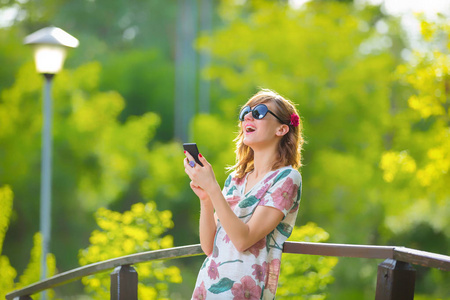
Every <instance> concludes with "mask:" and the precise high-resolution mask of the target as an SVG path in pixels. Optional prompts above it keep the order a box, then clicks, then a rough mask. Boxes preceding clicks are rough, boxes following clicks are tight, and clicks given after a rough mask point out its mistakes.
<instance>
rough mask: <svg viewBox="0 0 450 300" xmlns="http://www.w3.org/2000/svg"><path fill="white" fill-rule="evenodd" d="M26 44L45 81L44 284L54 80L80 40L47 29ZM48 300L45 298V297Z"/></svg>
mask: <svg viewBox="0 0 450 300" xmlns="http://www.w3.org/2000/svg"><path fill="white" fill-rule="evenodd" d="M24 43H25V44H26V45H32V46H33V48H34V60H35V63H36V69H37V71H38V73H40V74H42V75H44V77H45V87H44V101H43V102H42V111H43V122H44V124H43V126H42V152H41V163H42V165H41V203H40V231H41V235H42V257H41V280H42V279H45V278H46V276H47V274H46V273H47V264H46V257H47V253H48V252H49V251H48V249H49V243H50V227H51V177H52V173H51V171H52V167H51V160H52V100H51V84H52V79H53V77H54V76H55V74H56V73H58V72H59V71H60V70H61V69H62V66H63V64H64V59H65V57H66V50H67V48H76V47H78V44H79V42H78V40H77V39H76V38H74V37H73V36H71V35H70V34H68V33H67V32H65V31H64V30H62V29H60V28H57V27H46V28H43V29H41V30H38V31H36V32H34V33H32V34H30V35H29V36H27V37H25V40H24ZM44 298H45V296H44Z"/></svg>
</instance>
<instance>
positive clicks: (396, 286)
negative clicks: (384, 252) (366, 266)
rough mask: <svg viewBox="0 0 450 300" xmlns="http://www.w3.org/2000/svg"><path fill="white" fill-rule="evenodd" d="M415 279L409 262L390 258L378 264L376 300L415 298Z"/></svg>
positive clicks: (410, 299)
mask: <svg viewBox="0 0 450 300" xmlns="http://www.w3.org/2000/svg"><path fill="white" fill-rule="evenodd" d="M415 280H416V270H415V269H414V268H413V267H412V266H411V265H410V264H409V263H405V262H402V261H397V260H394V259H390V258H388V259H386V260H385V261H383V262H382V263H381V264H379V265H378V275H377V290H376V294H375V300H413V299H414V285H415Z"/></svg>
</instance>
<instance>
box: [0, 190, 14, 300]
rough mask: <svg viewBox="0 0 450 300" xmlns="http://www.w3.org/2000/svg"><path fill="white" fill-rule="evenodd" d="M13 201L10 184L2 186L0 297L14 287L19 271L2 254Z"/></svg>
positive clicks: (0, 210) (2, 297) (0, 201)
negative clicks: (0, 271)
mask: <svg viewBox="0 0 450 300" xmlns="http://www.w3.org/2000/svg"><path fill="white" fill-rule="evenodd" d="M12 203H13V193H12V191H11V188H10V187H8V186H3V187H0V270H2V276H0V298H1V299H5V295H6V293H7V292H8V291H10V290H12V289H13V287H14V278H15V277H16V275H17V273H16V270H15V269H14V268H13V267H11V265H10V263H9V259H8V257H7V256H5V255H1V254H2V249H3V240H4V238H5V234H6V231H7V230H8V225H9V218H10V216H11V210H12Z"/></svg>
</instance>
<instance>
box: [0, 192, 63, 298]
mask: <svg viewBox="0 0 450 300" xmlns="http://www.w3.org/2000/svg"><path fill="white" fill-rule="evenodd" d="M12 204H13V192H12V190H11V188H10V187H9V186H3V187H0V270H2V276H0V298H2V299H4V298H5V295H6V294H7V293H8V292H10V291H12V290H14V289H19V288H22V287H24V286H27V285H29V284H32V283H35V282H37V281H39V280H40V278H39V277H40V274H41V273H40V266H41V265H40V264H41V254H42V252H41V249H42V247H41V243H42V238H41V235H40V233H36V234H35V235H34V243H33V248H32V249H31V257H30V260H29V262H28V266H27V268H26V269H25V271H24V272H23V274H22V275H21V276H20V277H19V281H18V282H17V283H15V282H14V279H15V278H16V276H17V272H16V270H15V269H14V268H13V267H12V266H11V265H10V262H9V259H8V257H7V256H4V255H1V254H2V249H3V240H4V237H5V233H6V231H7V229H8V225H9V220H10V215H11V211H12ZM46 262H47V276H48V277H50V276H53V275H54V274H55V269H56V261H55V257H54V256H53V254H51V253H49V254H48V255H47V259H46ZM47 297H48V299H53V298H54V292H53V290H48V292H47ZM34 299H40V295H36V296H34Z"/></svg>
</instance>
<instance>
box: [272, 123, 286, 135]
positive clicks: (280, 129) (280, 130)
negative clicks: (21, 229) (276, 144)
mask: <svg viewBox="0 0 450 300" xmlns="http://www.w3.org/2000/svg"><path fill="white" fill-rule="evenodd" d="M288 132H289V126H287V125H286V124H283V125H281V126H280V127H278V129H277V132H276V133H275V134H276V135H277V136H284V135H285V134H287V133H288Z"/></svg>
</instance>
